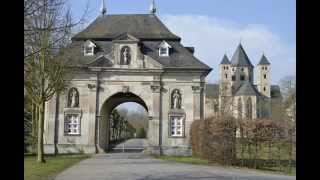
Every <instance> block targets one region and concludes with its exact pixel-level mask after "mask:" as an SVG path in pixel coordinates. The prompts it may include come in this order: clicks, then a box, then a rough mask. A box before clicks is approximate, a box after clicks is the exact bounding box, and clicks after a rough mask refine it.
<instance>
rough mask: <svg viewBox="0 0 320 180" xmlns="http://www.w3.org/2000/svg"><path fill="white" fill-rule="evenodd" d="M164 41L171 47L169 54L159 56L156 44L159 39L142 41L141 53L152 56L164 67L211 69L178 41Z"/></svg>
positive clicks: (158, 42)
mask: <svg viewBox="0 0 320 180" xmlns="http://www.w3.org/2000/svg"><path fill="white" fill-rule="evenodd" d="M166 42H167V43H168V44H170V46H171V47H172V48H170V53H169V56H159V52H158V45H159V44H160V43H161V41H143V42H142V45H143V47H142V53H143V54H146V55H148V56H150V57H152V58H153V59H155V60H156V61H158V62H159V63H160V64H162V65H163V66H164V67H166V68H178V67H182V68H195V69H207V70H209V69H211V68H210V67H209V66H208V65H206V64H204V63H202V62H201V61H200V60H199V59H197V58H196V57H194V56H193V54H192V53H191V52H190V51H189V50H188V49H187V48H185V47H184V46H183V45H182V44H181V43H180V42H179V41H166Z"/></svg>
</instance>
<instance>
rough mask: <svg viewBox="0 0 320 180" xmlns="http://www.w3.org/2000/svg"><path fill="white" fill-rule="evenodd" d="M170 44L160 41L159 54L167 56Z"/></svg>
mask: <svg viewBox="0 0 320 180" xmlns="http://www.w3.org/2000/svg"><path fill="white" fill-rule="evenodd" d="M170 48H171V46H170V44H168V43H167V42H166V41H162V42H161V44H160V45H159V56H169V54H170V52H169V50H170Z"/></svg>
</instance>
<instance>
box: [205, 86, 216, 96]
mask: <svg viewBox="0 0 320 180" xmlns="http://www.w3.org/2000/svg"><path fill="white" fill-rule="evenodd" d="M205 91H206V97H207V98H218V97H219V84H206V87H205Z"/></svg>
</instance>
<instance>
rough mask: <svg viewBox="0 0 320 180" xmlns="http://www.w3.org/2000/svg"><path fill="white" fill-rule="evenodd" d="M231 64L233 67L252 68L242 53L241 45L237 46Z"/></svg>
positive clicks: (244, 53) (245, 55)
mask: <svg viewBox="0 0 320 180" xmlns="http://www.w3.org/2000/svg"><path fill="white" fill-rule="evenodd" d="M231 63H232V65H234V66H250V67H253V65H252V64H251V62H250V60H249V58H248V56H247V53H246V52H245V51H244V49H243V47H242V45H241V43H240V44H239V45H238V47H237V50H236V52H235V53H234V54H233V56H232V58H231Z"/></svg>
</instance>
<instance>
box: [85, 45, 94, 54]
mask: <svg viewBox="0 0 320 180" xmlns="http://www.w3.org/2000/svg"><path fill="white" fill-rule="evenodd" d="M84 54H85V55H87V56H88V55H93V47H90V46H87V47H85V48H84Z"/></svg>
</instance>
